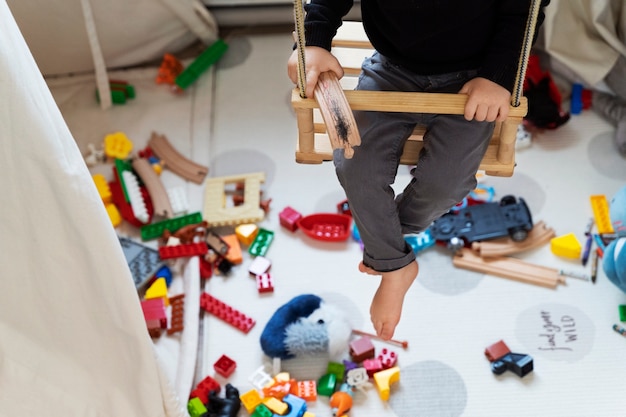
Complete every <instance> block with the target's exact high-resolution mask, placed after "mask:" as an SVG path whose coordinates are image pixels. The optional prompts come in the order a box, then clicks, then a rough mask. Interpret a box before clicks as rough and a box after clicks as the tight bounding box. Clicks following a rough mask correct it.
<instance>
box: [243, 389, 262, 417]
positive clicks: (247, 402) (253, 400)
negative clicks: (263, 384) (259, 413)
mask: <svg viewBox="0 0 626 417" xmlns="http://www.w3.org/2000/svg"><path fill="white" fill-rule="evenodd" d="M239 399H240V400H241V404H242V405H243V408H245V409H246V411H247V412H248V414H252V413H253V412H254V409H255V408H256V407H257V406H258V405H259V404H261V403H262V402H263V400H262V398H261V395H260V394H259V392H258V391H257V390H255V389H251V390H250V391H248V392H245V393H243V394H241V395H240V396H239Z"/></svg>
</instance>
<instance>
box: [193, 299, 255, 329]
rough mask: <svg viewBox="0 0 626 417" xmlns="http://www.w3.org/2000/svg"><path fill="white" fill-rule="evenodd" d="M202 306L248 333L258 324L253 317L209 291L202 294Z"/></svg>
mask: <svg viewBox="0 0 626 417" xmlns="http://www.w3.org/2000/svg"><path fill="white" fill-rule="evenodd" d="M200 306H201V307H202V308H203V309H205V310H206V311H207V312H209V313H211V314H213V315H215V316H216V317H217V318H219V319H222V320H224V321H225V322H227V323H228V324H231V325H232V326H234V327H236V328H238V329H239V330H241V331H242V332H244V333H248V332H249V331H250V329H252V327H254V325H255V324H256V320H254V319H253V318H251V317H248V316H246V315H245V314H243V313H241V312H240V311H238V310H236V309H234V308H232V307H231V306H229V305H227V304H225V303H223V302H222V301H220V300H218V299H217V298H215V297H213V296H212V295H209V294H207V293H202V295H201V296H200Z"/></svg>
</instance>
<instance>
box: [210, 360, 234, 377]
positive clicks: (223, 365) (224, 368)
mask: <svg viewBox="0 0 626 417" xmlns="http://www.w3.org/2000/svg"><path fill="white" fill-rule="evenodd" d="M235 368H237V362H235V361H234V360H232V359H231V358H229V357H228V356H226V355H222V356H220V358H219V359H218V360H217V361H216V362H215V363H214V364H213V369H215V372H217V373H218V374H220V375H221V376H223V377H224V378H228V377H229V376H230V375H231V374H232V373H233V372H235Z"/></svg>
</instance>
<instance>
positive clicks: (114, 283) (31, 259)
mask: <svg viewBox="0 0 626 417" xmlns="http://www.w3.org/2000/svg"><path fill="white" fill-rule="evenodd" d="M15 3H16V4H17V2H15ZM19 3H20V4H21V3H32V2H19ZM38 3H39V7H44V8H45V7H47V5H49V4H51V3H54V4H57V5H58V4H60V3H64V6H65V5H67V3H69V2H66V1H63V2H61V1H50V2H43V3H42V2H38ZM106 3H107V4H112V3H124V4H128V5H130V4H131V3H146V2H145V1H127V0H120V1H119V2H113V1H110V2H106ZM24 7H26V6H25V5H24ZM29 7H31V6H29ZM103 7H104V6H103ZM129 7H130V6H129ZM40 14H41V15H43V14H44V13H40ZM48 17H51V16H48ZM136 17H137V16H136ZM61 29H62V27H61ZM144 29H145V28H144ZM181 31H182V29H181ZM0 39H2V41H1V42H0V95H1V96H2V100H0V166H1V167H2V174H1V175H0V195H2V200H3V201H2V204H0V259H1V262H0V277H2V290H0V305H1V306H2V308H1V309H0V415H2V416H16V415H23V416H26V415H38V414H41V413H44V414H46V415H51V416H64V417H72V416H77V417H78V416H80V417H87V416H92V417H96V416H124V417H131V416H138V417H146V416H150V417H158V416H163V417H178V416H186V415H188V414H187V411H186V408H185V407H184V405H183V404H184V403H183V401H184V400H186V399H185V398H183V399H181V400H182V401H179V400H178V397H177V396H176V395H175V393H174V390H173V389H172V388H171V386H170V384H171V382H172V381H169V380H168V379H167V378H165V377H164V374H163V372H162V368H161V367H160V366H159V364H158V359H157V356H156V355H155V351H154V347H153V344H152V341H151V340H150V338H149V337H148V335H147V333H146V330H145V321H144V320H143V316H142V313H141V308H140V304H139V300H138V297H137V293H136V290H135V287H134V284H133V282H132V279H131V276H130V271H129V269H128V266H127V264H126V260H125V258H124V255H123V253H122V250H121V248H120V245H119V242H118V238H117V236H116V233H115V231H114V229H113V228H112V226H111V223H110V221H109V219H108V216H107V214H106V212H105V210H104V207H103V204H102V202H101V200H100V197H99V195H98V192H97V190H96V188H95V186H94V184H93V181H92V179H91V176H90V173H89V171H88V169H87V167H86V166H85V164H84V162H83V158H82V155H81V154H80V152H79V149H78V147H77V146H76V143H75V141H74V140H73V138H72V135H71V133H70V131H69V130H68V128H67V125H66V124H65V122H64V120H63V118H62V115H61V113H60V112H59V110H58V108H57V106H56V104H55V102H54V100H53V97H52V95H51V94H50V91H49V89H48V86H47V85H46V82H45V80H44V78H43V76H42V74H41V72H40V70H39V69H38V67H37V64H36V62H35V60H34V58H33V56H32V55H31V52H30V50H29V47H28V46H27V44H26V42H25V40H24V37H23V36H22V33H21V32H20V29H19V28H18V26H17V24H16V21H15V20H14V17H13V15H12V13H11V10H9V7H8V5H7V3H6V2H0ZM101 39H102V37H101ZM51 42H52V40H51ZM68 46H69V45H65V47H58V48H57V47H55V48H54V50H55V51H63V50H65V49H71V48H66V47H68ZM102 46H103V51H104V56H105V58H106V59H108V57H109V56H115V54H113V53H112V52H111V54H112V55H110V52H109V49H108V41H107V42H103V43H102ZM120 49H123V48H122V47H121V45H120ZM157 49H158V48H154V53H156V50H157ZM48 52H49V54H53V52H54V51H52V50H50V51H48ZM71 52H72V51H68V53H71ZM119 52H120V54H119V55H117V57H118V58H119V61H116V62H120V63H121V62H126V61H124V60H123V59H122V56H123V54H122V53H121V51H119ZM43 56H45V54H44V55H42V61H40V66H41V67H43V68H45V67H47V65H48V64H46V60H45V59H44V58H43ZM59 59H62V58H61V57H60V56H59ZM67 59H70V58H67ZM79 61H80V60H77V61H76V65H82V66H83V67H82V68H86V67H85V65H87V63H86V62H87V61H84V62H83V63H82V64H81V63H79ZM52 64H53V63H50V65H52ZM59 65H61V64H59ZM67 68H69V66H68V67H63V68H61V66H59V67H58V68H57V70H58V71H60V70H61V69H67ZM77 68H78V67H77ZM68 219H69V220H68Z"/></svg>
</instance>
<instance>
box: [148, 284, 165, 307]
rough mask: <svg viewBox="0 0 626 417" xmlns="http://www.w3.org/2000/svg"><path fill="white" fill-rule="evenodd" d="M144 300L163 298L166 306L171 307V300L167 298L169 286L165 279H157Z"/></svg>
mask: <svg viewBox="0 0 626 417" xmlns="http://www.w3.org/2000/svg"><path fill="white" fill-rule="evenodd" d="M144 298H145V299H146V300H149V299H152V298H163V301H164V304H165V305H166V306H169V305H170V299H169V298H168V297H167V284H166V283H165V278H157V279H156V280H155V281H154V282H153V283H152V285H150V287H149V288H148V289H147V290H146V294H145V296H144Z"/></svg>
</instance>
